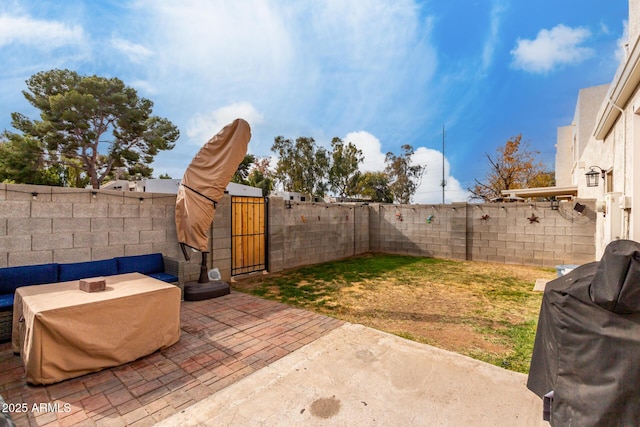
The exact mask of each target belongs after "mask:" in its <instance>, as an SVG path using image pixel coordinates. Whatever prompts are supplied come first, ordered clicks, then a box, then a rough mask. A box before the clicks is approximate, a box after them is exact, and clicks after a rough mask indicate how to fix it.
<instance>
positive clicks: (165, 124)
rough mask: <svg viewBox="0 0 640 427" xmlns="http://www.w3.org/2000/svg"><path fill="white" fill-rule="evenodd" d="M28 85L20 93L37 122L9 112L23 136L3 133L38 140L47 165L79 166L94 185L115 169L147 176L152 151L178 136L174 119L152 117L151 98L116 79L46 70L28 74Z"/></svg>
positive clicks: (165, 147)
mask: <svg viewBox="0 0 640 427" xmlns="http://www.w3.org/2000/svg"><path fill="white" fill-rule="evenodd" d="M27 89H28V90H26V91H23V94H24V96H25V98H26V99H27V101H29V103H30V104H31V105H33V106H34V107H36V108H37V109H38V110H40V119H41V120H31V119H29V118H27V117H26V116H24V115H22V114H20V113H13V114H12V115H11V117H12V126H13V127H14V128H15V129H17V130H19V131H20V132H21V134H15V133H10V132H6V133H7V136H8V138H10V139H15V140H21V141H20V142H21V143H24V144H27V143H28V139H34V140H36V141H38V142H39V143H40V144H41V149H42V150H43V156H42V158H43V159H44V160H45V161H46V164H47V165H48V166H52V165H60V166H62V167H63V168H73V169H77V170H78V171H79V172H82V173H85V174H86V175H87V177H88V181H89V183H90V184H91V186H92V187H93V188H99V187H100V184H101V183H102V182H103V180H104V179H105V178H107V177H109V176H110V174H111V171H112V170H113V169H114V168H118V167H124V168H126V169H127V170H128V172H129V175H135V174H141V175H142V176H144V177H150V176H151V174H152V172H153V169H151V168H150V167H149V165H150V164H151V162H153V158H154V157H155V155H156V154H158V152H159V151H161V150H170V149H172V148H173V147H174V143H175V141H176V140H177V139H178V136H179V131H178V129H177V128H176V126H174V125H173V123H171V122H170V121H169V120H167V119H164V118H160V117H157V116H153V115H152V109H153V102H151V101H150V100H148V99H145V98H141V97H139V96H138V94H137V92H136V90H135V89H133V88H130V87H128V86H125V84H124V83H123V82H122V81H121V80H120V79H118V78H110V79H107V78H104V77H98V76H95V75H94V76H80V75H78V74H77V73H76V72H74V71H69V70H50V71H43V72H40V73H37V74H35V75H33V76H32V77H31V78H29V80H27ZM105 146H106V147H105ZM103 147H104V148H103ZM76 160H79V161H80V162H79V163H78V162H77V161H76Z"/></svg>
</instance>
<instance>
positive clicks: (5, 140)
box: [0, 132, 66, 186]
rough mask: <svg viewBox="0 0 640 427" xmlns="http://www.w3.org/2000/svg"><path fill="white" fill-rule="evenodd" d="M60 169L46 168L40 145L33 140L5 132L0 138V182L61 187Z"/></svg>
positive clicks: (62, 172)
mask: <svg viewBox="0 0 640 427" xmlns="http://www.w3.org/2000/svg"><path fill="white" fill-rule="evenodd" d="M65 175H66V174H65V171H64V170H63V169H62V168H59V167H57V168H46V161H45V159H44V156H43V149H42V145H41V144H40V142H39V141H37V140H36V139H34V138H30V137H25V138H20V137H18V136H16V135H13V134H9V133H7V132H5V133H3V134H2V135H1V136H0V182H11V183H18V184H24V183H29V184H40V185H53V186H63V185H65V183H66V176H65Z"/></svg>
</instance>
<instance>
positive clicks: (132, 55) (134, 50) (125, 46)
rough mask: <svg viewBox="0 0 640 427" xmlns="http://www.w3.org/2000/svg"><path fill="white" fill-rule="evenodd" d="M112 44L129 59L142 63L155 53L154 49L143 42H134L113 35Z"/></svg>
mask: <svg viewBox="0 0 640 427" xmlns="http://www.w3.org/2000/svg"><path fill="white" fill-rule="evenodd" d="M110 44H111V46H112V47H113V48H115V49H116V50H118V51H120V52H122V54H124V55H125V56H126V57H127V58H128V59H129V61H131V62H133V63H141V62H143V61H144V60H146V59H147V58H149V57H150V56H151V55H153V51H151V50H150V49H147V48H146V47H144V46H142V45H141V44H137V43H132V42H130V41H129V40H125V39H121V38H118V37H113V38H112V39H111V42H110Z"/></svg>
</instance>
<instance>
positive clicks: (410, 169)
mask: <svg viewBox="0 0 640 427" xmlns="http://www.w3.org/2000/svg"><path fill="white" fill-rule="evenodd" d="M400 148H401V149H402V153H401V154H400V155H398V156H396V155H395V154H393V153H392V152H388V153H387V156H386V157H385V160H384V161H385V163H386V167H385V172H386V173H387V176H388V177H389V181H390V184H389V189H390V190H391V194H393V200H394V201H396V202H398V203H400V204H409V203H411V197H412V196H413V195H414V194H415V192H416V190H417V189H418V186H419V185H420V181H421V179H422V175H423V174H424V171H425V170H426V166H421V165H414V164H413V162H412V159H411V157H412V156H413V153H414V151H413V147H412V146H411V145H409V144H405V145H403V146H402V147H400Z"/></svg>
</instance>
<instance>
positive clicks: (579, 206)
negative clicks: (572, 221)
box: [573, 202, 586, 213]
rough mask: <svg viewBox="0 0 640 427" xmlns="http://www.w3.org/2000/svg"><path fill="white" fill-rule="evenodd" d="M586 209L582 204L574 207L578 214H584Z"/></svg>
mask: <svg viewBox="0 0 640 427" xmlns="http://www.w3.org/2000/svg"><path fill="white" fill-rule="evenodd" d="M585 208H586V206H585V205H583V204H582V203H577V202H576V204H575V205H574V206H573V210H574V211H576V212H578V213H582V212H584V209H585Z"/></svg>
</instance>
